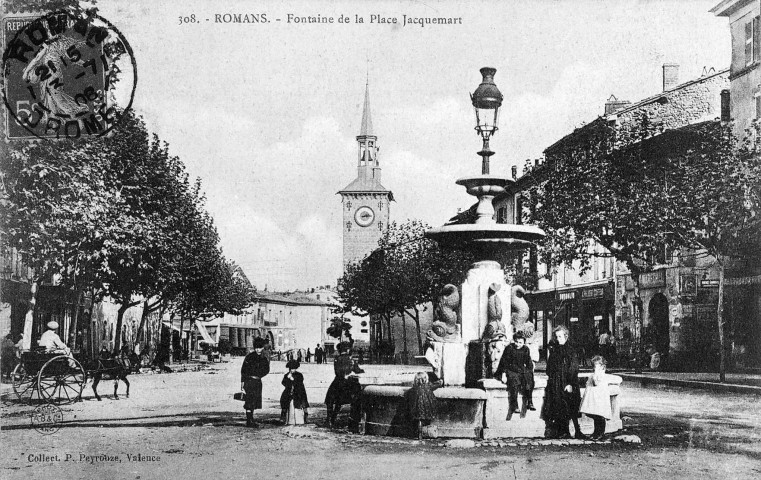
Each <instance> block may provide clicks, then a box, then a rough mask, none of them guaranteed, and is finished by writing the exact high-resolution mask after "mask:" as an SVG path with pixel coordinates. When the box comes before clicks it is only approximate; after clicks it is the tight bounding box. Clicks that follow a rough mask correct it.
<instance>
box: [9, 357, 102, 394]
mask: <svg viewBox="0 0 761 480" xmlns="http://www.w3.org/2000/svg"><path fill="white" fill-rule="evenodd" d="M86 378H87V375H86V373H85V370H84V369H83V368H82V365H81V364H80V363H79V362H78V361H77V360H75V359H74V358H72V357H69V356H67V355H62V354H59V353H40V352H35V351H31V352H24V353H22V354H21V361H20V362H19V364H18V365H16V368H15V369H14V370H13V391H14V392H16V395H18V397H19V400H22V401H28V402H30V401H31V400H32V399H33V398H34V396H35V394H36V395H37V398H39V399H42V400H44V401H45V402H47V403H55V404H59V405H65V404H68V403H72V402H75V401H77V400H79V399H80V397H81V396H82V390H83V389H84V387H85V380H86Z"/></svg>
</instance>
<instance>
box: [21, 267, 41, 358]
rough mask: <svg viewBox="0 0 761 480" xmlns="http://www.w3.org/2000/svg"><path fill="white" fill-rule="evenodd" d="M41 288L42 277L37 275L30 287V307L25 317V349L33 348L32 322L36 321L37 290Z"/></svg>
mask: <svg viewBox="0 0 761 480" xmlns="http://www.w3.org/2000/svg"><path fill="white" fill-rule="evenodd" d="M39 288H40V279H39V278H38V277H35V279H34V280H33V281H32V285H31V287H30V289H29V290H30V295H31V296H30V297H29V309H28V310H27V311H26V316H25V317H24V343H23V348H24V350H30V349H31V348H32V324H33V323H34V309H35V307H36V306H37V290H39Z"/></svg>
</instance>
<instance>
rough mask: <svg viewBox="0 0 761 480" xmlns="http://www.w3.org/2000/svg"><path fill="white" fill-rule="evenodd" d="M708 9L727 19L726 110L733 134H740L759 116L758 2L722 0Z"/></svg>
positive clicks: (760, 53) (760, 54)
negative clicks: (729, 56)
mask: <svg viewBox="0 0 761 480" xmlns="http://www.w3.org/2000/svg"><path fill="white" fill-rule="evenodd" d="M711 12H712V13H713V14H714V15H717V16H720V17H726V18H728V20H729V31H730V34H731V36H732V59H731V64H730V74H729V80H730V82H731V85H730V92H731V95H730V102H729V103H730V114H731V116H732V119H733V120H734V121H735V135H737V136H740V137H742V136H743V135H744V132H745V129H746V128H748V127H749V126H750V124H751V122H752V121H753V120H755V119H758V118H760V117H761V68H759V66H760V65H761V32H760V31H759V29H761V25H760V23H761V17H760V15H761V5H759V2H758V1H757V0H723V1H722V2H721V3H719V4H718V5H716V6H715V7H714V8H712V9H711Z"/></svg>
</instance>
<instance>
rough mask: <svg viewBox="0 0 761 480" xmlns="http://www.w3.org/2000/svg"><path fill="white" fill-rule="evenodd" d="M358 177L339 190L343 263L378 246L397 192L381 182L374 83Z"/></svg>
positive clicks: (367, 101)
mask: <svg viewBox="0 0 761 480" xmlns="http://www.w3.org/2000/svg"><path fill="white" fill-rule="evenodd" d="M357 144H358V150H359V151H358V155H357V178H355V179H354V181H353V182H351V183H350V184H349V185H347V186H346V187H344V188H343V190H341V191H339V192H338V193H339V194H340V195H341V204H342V207H343V247H344V248H343V264H344V269H345V268H346V265H348V264H349V263H352V262H355V261H360V260H362V259H364V258H365V257H366V256H368V255H369V254H370V253H371V252H372V251H373V250H375V249H376V248H378V239H380V237H381V235H383V232H385V230H386V229H387V228H388V221H389V204H390V203H391V202H392V201H393V200H394V195H393V194H392V193H391V191H390V190H387V189H386V188H385V187H384V186H383V185H381V182H380V180H381V168H380V164H379V163H378V137H377V136H375V134H374V133H373V121H372V118H371V117H370V85H369V83H368V84H366V85H365V106H364V110H363V111H362V127H361V128H360V131H359V135H358V136H357Z"/></svg>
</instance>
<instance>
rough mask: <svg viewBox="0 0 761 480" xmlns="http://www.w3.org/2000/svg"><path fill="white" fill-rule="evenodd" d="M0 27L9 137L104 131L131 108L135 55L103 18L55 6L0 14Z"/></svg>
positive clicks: (73, 135)
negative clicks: (29, 13) (33, 13)
mask: <svg viewBox="0 0 761 480" xmlns="http://www.w3.org/2000/svg"><path fill="white" fill-rule="evenodd" d="M2 28H3V34H4V37H3V43H4V52H3V70H2V91H3V101H4V102H5V106H6V111H7V114H6V115H7V116H6V121H5V125H6V135H7V137H8V138H9V139H19V138H30V137H37V138H50V139H60V138H67V139H75V138H80V137H82V136H93V135H104V134H106V133H108V132H109V131H111V130H112V129H113V128H114V126H115V125H116V124H117V123H118V122H119V120H121V118H123V117H124V114H125V113H126V112H127V111H128V110H129V109H130V108H131V106H132V101H133V99H134V94H135V87H136V85H137V68H136V64H135V56H134V54H133V51H132V47H131V46H130V45H129V43H128V42H127V40H126V39H125V38H124V36H123V35H122V34H121V32H120V31H119V30H118V29H117V28H116V27H115V26H114V25H113V24H111V22H109V21H108V20H106V19H104V18H103V17H101V16H99V15H97V14H95V13H93V12H82V13H79V12H73V11H68V10H61V11H57V12H52V13H49V14H47V15H44V16H42V17H37V18H33V17H6V18H4V19H3V24H2ZM14 32H15V33H14Z"/></svg>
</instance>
